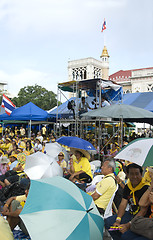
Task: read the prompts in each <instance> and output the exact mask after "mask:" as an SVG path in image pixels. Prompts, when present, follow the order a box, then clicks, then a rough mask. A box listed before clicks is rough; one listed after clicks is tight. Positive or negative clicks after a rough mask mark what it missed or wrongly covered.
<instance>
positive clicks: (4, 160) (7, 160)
mask: <svg viewBox="0 0 153 240" xmlns="http://www.w3.org/2000/svg"><path fill="white" fill-rule="evenodd" d="M0 163H2V164H3V163H9V159H8V158H7V157H6V156H3V157H2V159H1V160H0Z"/></svg>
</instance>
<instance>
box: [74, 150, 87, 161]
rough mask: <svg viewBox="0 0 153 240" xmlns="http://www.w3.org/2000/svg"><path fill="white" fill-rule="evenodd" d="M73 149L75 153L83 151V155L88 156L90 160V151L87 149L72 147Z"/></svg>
mask: <svg viewBox="0 0 153 240" xmlns="http://www.w3.org/2000/svg"><path fill="white" fill-rule="evenodd" d="M70 149H71V151H72V152H73V153H74V154H75V152H76V151H78V152H81V153H83V155H84V156H85V157H86V158H88V160H89V159H90V153H89V152H88V151H87V150H84V149H80V148H70Z"/></svg>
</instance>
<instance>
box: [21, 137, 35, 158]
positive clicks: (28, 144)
mask: <svg viewBox="0 0 153 240" xmlns="http://www.w3.org/2000/svg"><path fill="white" fill-rule="evenodd" d="M34 152H35V151H34V149H33V147H32V144H31V140H27V142H26V148H25V149H24V151H23V153H25V154H26V155H31V154H33V153H34Z"/></svg>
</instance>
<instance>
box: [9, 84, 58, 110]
mask: <svg viewBox="0 0 153 240" xmlns="http://www.w3.org/2000/svg"><path fill="white" fill-rule="evenodd" d="M12 102H13V103H14V104H15V105H16V106H17V107H21V106H23V105H25V104H26V103H28V102H32V103H34V104H36V105H37V106H38V107H40V108H42V109H44V110H49V109H51V108H53V107H55V106H56V105H57V99H56V94H55V93H53V92H52V91H48V90H47V89H46V88H44V87H41V86H38V85H37V84H36V85H34V86H26V87H24V88H21V89H20V91H19V93H18V96H17V97H14V98H13V99H12Z"/></svg>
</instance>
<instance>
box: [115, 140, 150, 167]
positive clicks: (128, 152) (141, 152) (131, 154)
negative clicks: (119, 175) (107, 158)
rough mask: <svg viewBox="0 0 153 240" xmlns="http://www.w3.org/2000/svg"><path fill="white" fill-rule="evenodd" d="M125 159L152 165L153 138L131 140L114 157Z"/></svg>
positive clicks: (143, 164) (145, 165)
mask: <svg viewBox="0 0 153 240" xmlns="http://www.w3.org/2000/svg"><path fill="white" fill-rule="evenodd" d="M114 158H117V159H123V160H127V161H129V162H133V163H136V164H138V165H140V166H144V167H148V166H153V138H138V139H136V140H133V141H132V142H130V143H129V144H127V145H126V146H125V147H123V148H122V149H121V150H120V151H119V153H118V154H117V155H116V156H115V157H114Z"/></svg>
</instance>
